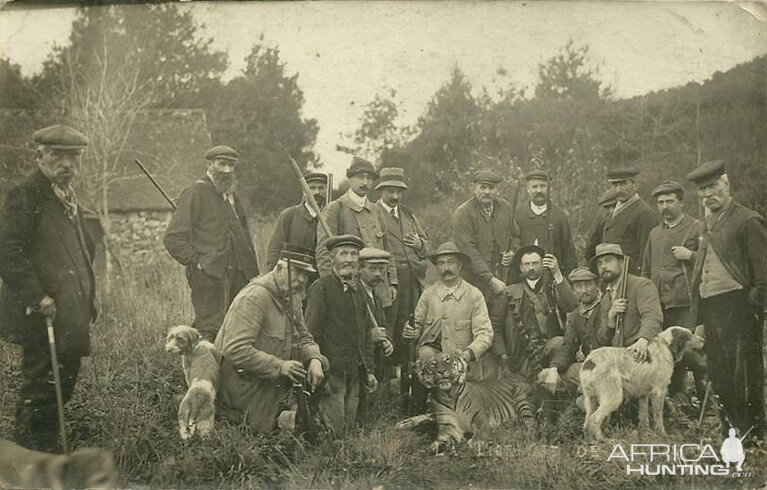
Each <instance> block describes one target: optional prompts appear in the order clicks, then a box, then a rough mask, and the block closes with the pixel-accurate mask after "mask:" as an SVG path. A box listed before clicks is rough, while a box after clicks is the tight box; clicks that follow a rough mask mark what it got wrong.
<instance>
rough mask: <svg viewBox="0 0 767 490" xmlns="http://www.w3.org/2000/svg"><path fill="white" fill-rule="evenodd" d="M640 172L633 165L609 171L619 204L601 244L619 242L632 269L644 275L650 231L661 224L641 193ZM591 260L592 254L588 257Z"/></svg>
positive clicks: (605, 229) (605, 228)
mask: <svg viewBox="0 0 767 490" xmlns="http://www.w3.org/2000/svg"><path fill="white" fill-rule="evenodd" d="M637 175H639V171H638V170H636V169H633V168H616V169H612V170H610V171H608V172H607V182H608V183H609V184H610V186H611V187H612V189H613V191H614V192H615V199H616V204H615V208H613V211H612V213H611V215H610V218H609V219H608V220H607V221H606V222H605V224H604V226H603V227H602V233H601V236H600V243H616V244H618V245H620V246H621V248H622V249H623V253H625V254H626V256H627V257H629V258H630V259H631V263H630V271H631V273H632V274H634V275H637V276H638V275H639V274H640V267H641V265H642V253H643V252H644V249H645V245H646V244H647V236H648V235H649V234H650V230H652V229H653V228H655V226H657V224H658V216H657V215H656V214H655V211H653V210H652V208H651V207H650V206H649V205H648V204H647V203H646V202H644V201H643V200H642V199H640V198H639V194H637V183H636V179H637ZM587 259H588V260H589V261H590V260H591V257H587Z"/></svg>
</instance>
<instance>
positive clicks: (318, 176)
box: [304, 172, 328, 184]
mask: <svg viewBox="0 0 767 490" xmlns="http://www.w3.org/2000/svg"><path fill="white" fill-rule="evenodd" d="M304 179H305V180H306V182H322V183H323V184H327V183H328V174H323V173H322V172H309V173H307V174H305V175H304Z"/></svg>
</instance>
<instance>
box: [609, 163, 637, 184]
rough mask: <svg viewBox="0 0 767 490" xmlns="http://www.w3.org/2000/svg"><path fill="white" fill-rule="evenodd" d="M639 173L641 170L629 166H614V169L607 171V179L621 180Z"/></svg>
mask: <svg viewBox="0 0 767 490" xmlns="http://www.w3.org/2000/svg"><path fill="white" fill-rule="evenodd" d="M637 175H639V170H637V169H635V168H627V167H621V168H614V169H612V170H608V171H607V181H608V182H620V181H621V180H629V179H633V178H634V177H636V176H637Z"/></svg>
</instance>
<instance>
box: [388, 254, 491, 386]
mask: <svg viewBox="0 0 767 490" xmlns="http://www.w3.org/2000/svg"><path fill="white" fill-rule="evenodd" d="M429 258H430V259H431V261H432V262H434V264H435V265H436V266H437V271H438V272H439V282H437V283H435V284H432V285H431V286H429V287H428V288H426V290H425V291H424V292H423V294H422V295H421V298H420V299H419V300H418V304H417V305H416V307H415V325H410V324H409V323H408V324H407V325H405V328H404V329H403V331H402V336H403V337H404V338H405V340H416V341H417V345H418V359H421V360H428V359H431V358H432V357H433V356H434V354H435V353H437V352H457V353H459V354H460V355H461V357H463V359H464V360H465V361H466V362H467V363H468V366H469V369H468V372H467V375H466V379H467V380H478V381H479V380H482V379H485V378H486V377H487V376H489V375H490V373H489V372H488V371H489V370H490V369H491V366H489V365H487V363H486V362H484V361H485V360H486V359H487V358H483V356H484V354H485V352H487V350H488V349H489V348H490V344H491V343H492V341H493V326H492V324H491V323H490V317H489V315H488V312H487V305H485V299H484V297H483V296H482V293H481V292H480V291H479V289H477V288H476V287H474V286H472V285H471V284H469V282H468V281H465V280H463V279H462V278H461V271H462V269H463V268H464V267H466V266H468V265H469V263H470V261H471V258H470V257H469V256H468V255H467V254H465V253H463V252H461V251H459V250H458V247H457V246H456V245H455V244H454V243H453V242H445V243H443V244H442V245H440V246H439V248H438V249H437V251H436V252H435V253H434V254H432V255H431V256H430V257H429Z"/></svg>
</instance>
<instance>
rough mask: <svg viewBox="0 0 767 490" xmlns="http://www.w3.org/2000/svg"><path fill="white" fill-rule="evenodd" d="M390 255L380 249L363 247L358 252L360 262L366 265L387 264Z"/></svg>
mask: <svg viewBox="0 0 767 490" xmlns="http://www.w3.org/2000/svg"><path fill="white" fill-rule="evenodd" d="M390 258H391V254H390V253H389V252H387V251H386V250H381V249H380V248H373V247H365V248H363V249H362V250H360V262H367V263H368V264H388V263H389V259H390Z"/></svg>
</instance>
